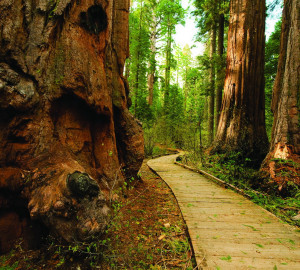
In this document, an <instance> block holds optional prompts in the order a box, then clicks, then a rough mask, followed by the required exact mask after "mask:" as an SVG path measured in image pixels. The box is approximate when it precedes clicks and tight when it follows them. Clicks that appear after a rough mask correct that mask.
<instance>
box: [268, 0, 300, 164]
mask: <svg viewBox="0 0 300 270" xmlns="http://www.w3.org/2000/svg"><path fill="white" fill-rule="evenodd" d="M299 13H300V2H299V1H298V0H285V1H284V9H283V15H282V26H281V36H280V54H279V61H278V69H277V75H276V79H275V83H274V87H273V97H272V104H271V106H272V111H273V114H274V122H273V129H272V140H271V146H270V150H269V155H268V159H270V158H272V157H275V158H283V159H287V158H290V157H291V156H292V155H293V154H297V155H299V154H300V128H299V104H300V94H299V86H300V76H299V75H300V45H299V41H300V34H299V29H300V15H299Z"/></svg>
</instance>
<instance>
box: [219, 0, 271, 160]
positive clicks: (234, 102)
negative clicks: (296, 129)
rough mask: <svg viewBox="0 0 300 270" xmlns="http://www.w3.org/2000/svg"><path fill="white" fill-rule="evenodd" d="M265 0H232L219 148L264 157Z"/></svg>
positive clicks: (265, 146)
mask: <svg viewBox="0 0 300 270" xmlns="http://www.w3.org/2000/svg"><path fill="white" fill-rule="evenodd" d="M264 30H265V1H262V0H245V1H238V0H233V1H231V6H230V23H229V32H228V51H227V67H226V78H225V83H224V96H223V101H222V112H221V116H220V121H219V125H218V132H217V135H216V139H215V141H214V150H215V151H222V150H223V151H224V150H225V151H241V152H243V153H244V154H246V155H248V156H251V155H253V156H256V157H260V158H263V157H264V155H265V154H266V152H267V150H268V139H267V134H266V129H265V111H264V109H265V105H264V104H265V103H264V101H265V100H264V45H265V36H264Z"/></svg>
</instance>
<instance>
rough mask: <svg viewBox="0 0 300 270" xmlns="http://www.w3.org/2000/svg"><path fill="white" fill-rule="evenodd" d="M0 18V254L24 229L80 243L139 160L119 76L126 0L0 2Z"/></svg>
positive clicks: (136, 132) (94, 230)
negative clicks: (32, 228)
mask: <svg viewBox="0 0 300 270" xmlns="http://www.w3.org/2000/svg"><path fill="white" fill-rule="evenodd" d="M0 14H1V16H0V43H1V45H0V207H1V211H0V232H1V234H0V235H1V236H0V251H1V252H6V251H7V250H8V249H9V248H10V247H11V246H10V244H9V242H10V241H11V240H13V239H14V238H17V237H20V236H22V235H23V236H24V234H26V232H28V231H30V230H29V229H28V228H29V227H30V226H32V225H33V223H34V224H36V223H39V224H43V226H44V227H45V228H46V229H47V230H48V231H49V232H51V233H53V234H55V235H57V236H59V237H61V238H63V239H64V240H65V241H67V242H72V241H87V240H89V239H91V238H92V237H93V236H95V235H97V234H99V233H101V232H102V231H103V229H104V227H105V225H106V220H107V215H108V213H109V207H108V205H107V198H108V196H109V192H110V189H111V188H112V187H113V186H114V187H117V186H120V185H121V184H122V183H123V182H124V180H125V179H126V178H131V177H134V176H135V175H136V173H137V171H138V170H139V168H140V166H141V163H142V160H143V157H144V142H143V135H142V128H141V126H140V124H139V123H138V122H137V121H136V120H135V119H134V117H133V116H132V115H131V114H130V113H129V111H128V104H130V100H129V97H128V94H129V89H128V84H127V82H126V80H125V79H124V77H123V68H124V62H125V60H126V58H127V57H128V51H129V47H128V15H129V0H112V1H106V0H86V1H81V0H52V1H48V0H33V1H31V0H22V1H21V0H5V1H1V2H0ZM68 179H69V181H68ZM12 224H13V226H11V225H12ZM9 230H10V231H11V230H13V232H11V233H10V235H8V233H7V232H8V231H9ZM31 233H32V234H36V230H35V232H31Z"/></svg>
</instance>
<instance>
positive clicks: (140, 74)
mask: <svg viewBox="0 0 300 270" xmlns="http://www.w3.org/2000/svg"><path fill="white" fill-rule="evenodd" d="M147 11H148V10H147V9H146V8H145V1H144V0H138V1H137V3H136V6H135V8H133V9H132V11H131V13H130V67H129V69H130V76H129V84H130V87H131V89H132V92H133V95H132V101H133V108H131V110H132V111H133V113H134V115H135V116H136V117H138V118H139V119H140V120H145V119H147V118H148V114H149V109H148V106H147V105H148V104H147V96H148V93H147V62H148V59H149V50H150V49H149V48H150V41H149V29H148V25H147V24H146V22H145V17H146V15H148V14H147Z"/></svg>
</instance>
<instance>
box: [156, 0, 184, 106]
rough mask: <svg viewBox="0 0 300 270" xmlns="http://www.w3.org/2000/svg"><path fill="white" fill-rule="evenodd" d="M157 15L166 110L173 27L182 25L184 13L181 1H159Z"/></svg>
mask: <svg viewBox="0 0 300 270" xmlns="http://www.w3.org/2000/svg"><path fill="white" fill-rule="evenodd" d="M158 14H159V15H160V18H161V23H160V27H161V35H162V36H163V37H164V43H165V45H164V54H165V74H164V107H165V109H167V107H168V103H169V92H170V79H171V64H172V59H173V57H172V45H173V34H175V31H176V30H175V26H176V25H177V24H179V23H181V24H184V20H183V18H184V14H185V11H184V9H183V8H182V6H181V0H161V1H160V3H159V5H158Z"/></svg>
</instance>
